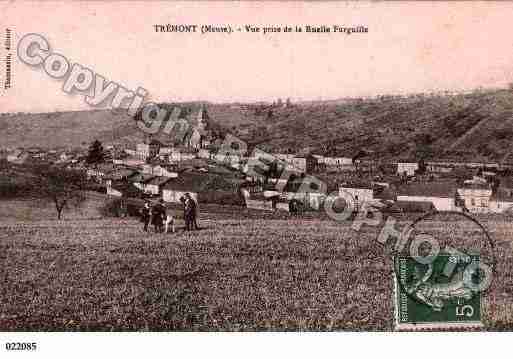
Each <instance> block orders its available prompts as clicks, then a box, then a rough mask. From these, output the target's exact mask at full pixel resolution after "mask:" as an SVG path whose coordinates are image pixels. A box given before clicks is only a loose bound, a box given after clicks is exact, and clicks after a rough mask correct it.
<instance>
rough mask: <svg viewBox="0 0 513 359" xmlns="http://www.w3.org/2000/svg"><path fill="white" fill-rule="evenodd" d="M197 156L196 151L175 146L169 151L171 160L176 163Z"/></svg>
mask: <svg viewBox="0 0 513 359" xmlns="http://www.w3.org/2000/svg"><path fill="white" fill-rule="evenodd" d="M194 158H196V151H191V150H187V149H179V148H174V149H173V150H172V151H171V152H170V153H169V162H171V163H176V162H182V161H187V160H192V159H194Z"/></svg>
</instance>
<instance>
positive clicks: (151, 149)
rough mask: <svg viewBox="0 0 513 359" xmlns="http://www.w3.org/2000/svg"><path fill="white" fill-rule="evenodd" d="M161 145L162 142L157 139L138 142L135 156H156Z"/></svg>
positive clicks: (140, 157)
mask: <svg viewBox="0 0 513 359" xmlns="http://www.w3.org/2000/svg"><path fill="white" fill-rule="evenodd" d="M161 147H163V145H162V143H161V142H159V141H157V140H151V141H150V143H138V144H137V145H136V150H135V156H136V157H138V158H139V159H143V160H145V159H147V158H153V157H156V156H157V155H158V154H159V152H160V148H161ZM129 154H131V153H129Z"/></svg>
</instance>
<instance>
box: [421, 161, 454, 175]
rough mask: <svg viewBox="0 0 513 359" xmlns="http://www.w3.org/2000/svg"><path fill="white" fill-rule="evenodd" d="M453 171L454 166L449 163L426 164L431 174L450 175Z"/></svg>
mask: <svg viewBox="0 0 513 359" xmlns="http://www.w3.org/2000/svg"><path fill="white" fill-rule="evenodd" d="M453 169H454V166H452V165H451V164H450V163H447V162H426V170H427V171H428V172H429V173H450V172H452V171H453Z"/></svg>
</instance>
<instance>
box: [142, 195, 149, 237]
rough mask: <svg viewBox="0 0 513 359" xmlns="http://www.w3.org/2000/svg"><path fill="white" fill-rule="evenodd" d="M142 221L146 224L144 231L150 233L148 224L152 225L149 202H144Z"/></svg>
mask: <svg viewBox="0 0 513 359" xmlns="http://www.w3.org/2000/svg"><path fill="white" fill-rule="evenodd" d="M140 212H141V221H142V222H143V223H144V228H143V229H144V231H145V232H148V224H150V218H151V209H150V204H149V203H148V202H144V206H143V208H141V211H140Z"/></svg>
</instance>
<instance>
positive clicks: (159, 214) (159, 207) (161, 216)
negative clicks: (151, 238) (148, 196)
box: [152, 199, 166, 233]
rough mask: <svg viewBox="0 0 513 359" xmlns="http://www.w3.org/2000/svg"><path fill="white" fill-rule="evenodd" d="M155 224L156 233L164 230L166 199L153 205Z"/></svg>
mask: <svg viewBox="0 0 513 359" xmlns="http://www.w3.org/2000/svg"><path fill="white" fill-rule="evenodd" d="M152 215H153V226H154V227H155V232H156V233H161V232H163V231H164V220H165V218H166V207H165V206H164V200H163V199H160V200H159V202H158V203H157V204H156V205H155V206H153V210H152Z"/></svg>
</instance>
